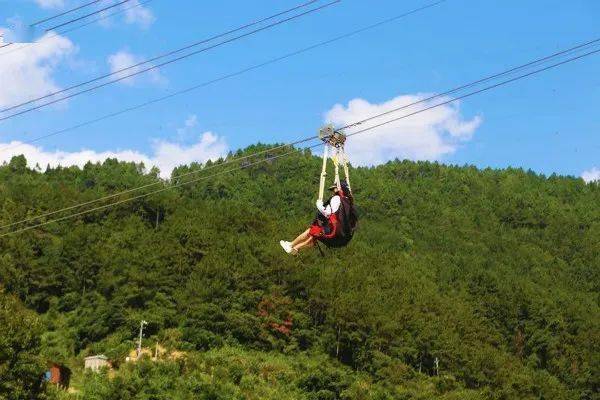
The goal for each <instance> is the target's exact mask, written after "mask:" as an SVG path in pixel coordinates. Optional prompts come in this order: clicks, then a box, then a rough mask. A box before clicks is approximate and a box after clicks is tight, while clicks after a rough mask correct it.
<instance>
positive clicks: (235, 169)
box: [0, 49, 600, 238]
mask: <svg viewBox="0 0 600 400" xmlns="http://www.w3.org/2000/svg"><path fill="white" fill-rule="evenodd" d="M599 52H600V49H597V50H592V51H589V52H587V53H585V54H581V55H578V56H574V57H571V58H569V59H567V60H563V61H560V62H557V63H554V64H552V65H549V66H546V67H543V68H539V69H537V70H534V71H531V72H528V73H526V74H523V75H519V76H517V77H514V78H511V79H508V80H505V81H502V82H499V83H496V84H493V85H490V86H487V87H485V88H482V89H479V90H476V91H473V92H470V93H467V94H464V95H461V96H459V97H456V98H453V99H449V100H446V101H443V102H440V103H437V104H434V105H432V106H428V107H426V108H423V109H421V110H417V111H414V112H411V113H409V114H405V115H402V116H400V117H398V118H394V119H391V120H388V121H384V122H382V123H379V124H377V125H374V126H370V127H367V128H364V129H361V130H359V131H356V132H353V133H350V134H347V135H346V136H347V137H351V136H355V135H358V134H362V133H365V132H368V131H371V130H373V129H376V128H379V127H381V126H384V125H387V124H390V123H393V122H397V121H399V120H401V119H405V118H409V117H411V116H413V115H416V114H420V113H422V112H426V111H429V110H431V109H434V108H437V107H441V106H443V105H446V104H449V103H452V102H456V101H458V100H461V99H464V98H467V97H470V96H473V95H476V94H479V93H482V92H485V91H488V90H492V89H495V88H497V87H500V86H503V85H506V84H509V83H512V82H515V81H517V80H520V79H524V78H526V77H529V76H532V75H534V74H538V73H541V72H544V71H547V70H549V69H552V68H556V67H558V66H561V65H564V64H567V63H570V62H573V61H576V60H579V59H582V58H584V57H588V56H591V55H594V54H597V53H599ZM387 114H389V112H385V113H380V114H378V115H374V116H372V117H369V118H368V119H366V120H372V119H375V118H379V117H381V116H383V115H387ZM363 121H364V120H363ZM359 122H361V121H359ZM317 137H318V136H312V137H309V138H306V139H302V140H301V141H309V140H313V139H316V138H317ZM320 145H322V143H318V144H316V145H313V146H309V147H308V148H309V149H310V148H313V147H317V146H320ZM284 146H286V145H284ZM272 150H273V149H271V151H272ZM296 151H297V150H292V151H290V152H287V153H284V154H281V155H278V156H276V157H271V158H267V159H264V160H259V161H256V162H254V163H251V164H248V165H242V166H240V167H237V168H232V169H229V170H226V171H220V172H219V173H216V174H212V175H208V176H205V177H200V178H197V179H194V180H191V181H186V182H182V183H178V184H176V185H172V186H169V187H166V188H162V189H159V190H157V191H153V192H149V193H144V194H141V195H138V196H135V197H131V198H127V199H123V200H119V201H117V202H114V203H109V204H105V205H103V206H99V207H95V208H92V209H89V210H84V211H81V212H78V213H74V214H70V215H67V216H64V217H61V218H56V219H52V220H49V221H44V222H41V223H38V224H35V225H31V226H28V227H24V228H20V229H17V230H14V231H10V232H6V233H3V234H0V238H1V237H4V236H7V235H11V234H15V233H20V232H24V231H28V230H31V229H35V228H38V227H41V226H44V225H48V224H51V223H54V222H60V221H64V220H66V219H70V218H74V217H77V216H80V215H84V214H87V213H90V212H94V211H98V210H101V209H105V208H108V207H112V206H116V205H119V204H122V203H125V202H129V201H133V200H136V199H140V198H142V197H147V196H150V195H153V194H156V193H160V192H163V191H166V190H169V189H172V188H177V187H180V186H183V185H187V184H190V183H195V182H198V181H200V180H204V179H208V178H210V177H213V176H216V175H221V174H224V173H228V172H232V171H237V170H240V169H244V168H248V167H250V166H253V165H256V164H259V163H262V162H265V161H269V160H271V159H273V158H279V157H283V156H285V155H289V154H292V153H294V152H296ZM250 156H251V155H250ZM247 157H249V156H247ZM17 223H22V222H17ZM15 224H16V223H15ZM15 224H11V226H13V225H15Z"/></svg>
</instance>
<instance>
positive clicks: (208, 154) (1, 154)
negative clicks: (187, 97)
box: [0, 132, 228, 178]
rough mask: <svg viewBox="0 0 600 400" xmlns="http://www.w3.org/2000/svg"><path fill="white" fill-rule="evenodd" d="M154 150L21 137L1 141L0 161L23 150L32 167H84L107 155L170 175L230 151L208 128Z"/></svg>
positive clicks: (159, 144)
mask: <svg viewBox="0 0 600 400" xmlns="http://www.w3.org/2000/svg"><path fill="white" fill-rule="evenodd" d="M152 150H153V151H152V154H151V155H148V154H144V153H142V152H139V151H136V150H116V151H103V152H97V151H94V150H89V149H82V150H80V151H73V152H67V151H61V150H55V151H47V150H44V149H43V148H42V147H38V146H33V145H31V144H24V143H21V142H18V141H13V142H11V143H0V163H4V162H9V161H10V159H11V158H12V157H13V156H15V155H20V154H23V155H24V156H25V158H26V159H27V164H28V165H29V167H30V168H34V167H35V166H36V165H39V166H40V167H41V168H46V166H48V165H50V166H51V167H56V166H59V165H61V166H64V167H67V166H78V167H83V166H84V165H85V164H86V163H87V162H89V161H91V162H103V161H104V160H106V159H107V158H116V159H118V160H121V161H128V162H136V163H144V165H145V167H146V168H147V169H150V168H152V167H157V168H159V169H160V171H161V173H160V175H161V177H163V178H169V177H170V176H171V172H172V171H173V169H174V168H175V167H177V166H179V165H184V164H190V163H192V162H198V163H204V162H206V161H208V160H216V159H218V158H220V157H224V156H225V155H227V152H228V145H227V142H226V141H225V139H224V138H223V137H220V136H218V135H216V134H214V133H212V132H204V133H203V134H202V135H200V137H199V138H198V140H197V141H196V142H195V143H193V144H191V145H189V146H184V145H181V144H179V143H174V142H169V141H166V140H156V141H154V142H153V144H152Z"/></svg>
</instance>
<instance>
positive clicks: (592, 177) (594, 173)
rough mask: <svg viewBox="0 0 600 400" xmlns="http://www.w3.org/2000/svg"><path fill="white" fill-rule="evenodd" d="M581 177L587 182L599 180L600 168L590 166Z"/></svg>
mask: <svg viewBox="0 0 600 400" xmlns="http://www.w3.org/2000/svg"><path fill="white" fill-rule="evenodd" d="M581 177H582V178H583V180H584V181H586V182H587V183H590V182H600V168H595V167H594V168H592V169H590V170H589V171H584V172H583V174H581Z"/></svg>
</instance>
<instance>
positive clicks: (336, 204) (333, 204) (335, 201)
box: [317, 196, 342, 218]
mask: <svg viewBox="0 0 600 400" xmlns="http://www.w3.org/2000/svg"><path fill="white" fill-rule="evenodd" d="M341 203H342V201H341V199H340V196H333V197H332V198H331V200H329V204H328V205H327V207H325V206H323V200H317V209H318V210H319V212H320V213H321V214H323V215H324V216H325V217H327V218H329V216H330V215H331V214H333V213H335V212H337V210H338V209H339V208H340V204H341Z"/></svg>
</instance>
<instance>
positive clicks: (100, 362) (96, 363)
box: [84, 354, 110, 372]
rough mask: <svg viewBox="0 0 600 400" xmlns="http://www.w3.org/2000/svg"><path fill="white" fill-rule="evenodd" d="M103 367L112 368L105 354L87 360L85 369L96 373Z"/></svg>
mask: <svg viewBox="0 0 600 400" xmlns="http://www.w3.org/2000/svg"><path fill="white" fill-rule="evenodd" d="M102 367H107V368H108V367H110V363H109V362H108V358H107V357H106V356H105V355H104V354H99V355H97V356H90V357H86V358H85V363H84V368H85V369H91V370H92V371H94V372H98V370H100V368H102Z"/></svg>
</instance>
